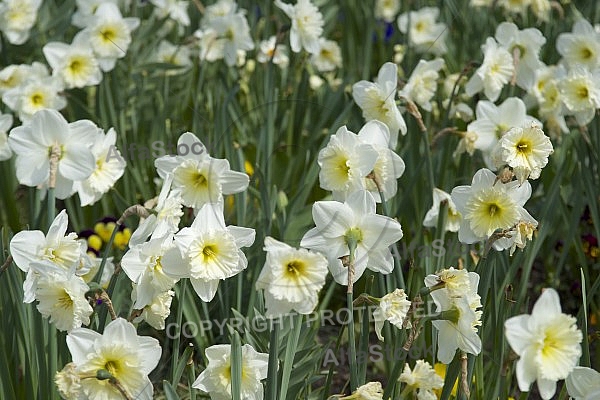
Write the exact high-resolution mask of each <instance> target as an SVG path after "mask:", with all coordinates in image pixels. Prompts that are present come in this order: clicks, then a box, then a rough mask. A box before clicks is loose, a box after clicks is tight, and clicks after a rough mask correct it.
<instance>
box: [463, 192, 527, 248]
mask: <svg viewBox="0 0 600 400" xmlns="http://www.w3.org/2000/svg"><path fill="white" fill-rule="evenodd" d="M465 208H466V216H465V218H467V219H468V220H469V221H470V226H471V229H472V230H473V232H474V233H475V235H476V236H479V237H489V236H490V235H491V234H492V233H494V231H495V230H497V229H508V228H510V227H512V226H514V225H515V224H516V223H517V222H518V220H519V213H518V211H517V205H516V204H515V202H514V201H513V200H512V199H511V198H510V196H509V195H508V194H506V193H504V192H503V191H501V190H500V189H496V188H494V187H491V188H486V189H482V190H480V191H479V192H478V193H477V194H475V195H474V196H473V197H472V198H471V199H469V201H468V202H467V204H466V207H465Z"/></svg>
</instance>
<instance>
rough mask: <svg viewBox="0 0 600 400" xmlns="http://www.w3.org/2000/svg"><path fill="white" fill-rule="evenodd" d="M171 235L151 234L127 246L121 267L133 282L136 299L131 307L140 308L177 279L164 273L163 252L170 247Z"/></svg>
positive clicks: (149, 302)
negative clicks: (139, 242)
mask: <svg viewBox="0 0 600 400" xmlns="http://www.w3.org/2000/svg"><path fill="white" fill-rule="evenodd" d="M174 246H175V245H174V244H173V235H171V234H167V235H165V236H162V237H158V236H155V235H153V236H152V237H151V238H150V241H148V242H145V243H142V244H136V245H133V246H132V247H130V248H129V250H128V251H127V253H125V255H124V256H123V258H122V259H121V267H122V268H123V271H125V273H126V274H127V276H128V277H129V279H131V281H132V282H133V283H135V289H134V290H135V291H136V301H135V304H134V305H133V308H135V309H136V310H141V309H142V308H144V307H145V306H147V305H148V304H151V303H152V301H153V299H154V298H155V297H156V296H158V295H159V294H161V293H164V292H166V291H168V290H169V289H171V288H172V287H173V286H174V285H175V283H177V279H174V278H172V277H170V276H168V275H166V274H165V270H164V268H165V266H164V265H163V264H164V263H166V261H165V257H164V256H165V253H166V252H167V251H168V250H170V249H172V248H173V247H174Z"/></svg>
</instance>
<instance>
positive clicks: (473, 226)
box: [451, 168, 535, 251]
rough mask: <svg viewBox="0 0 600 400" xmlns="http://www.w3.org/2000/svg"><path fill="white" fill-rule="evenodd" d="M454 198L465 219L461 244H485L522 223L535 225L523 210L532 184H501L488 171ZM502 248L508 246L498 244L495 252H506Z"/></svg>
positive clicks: (455, 192)
mask: <svg viewBox="0 0 600 400" xmlns="http://www.w3.org/2000/svg"><path fill="white" fill-rule="evenodd" d="M451 196H452V200H453V201H454V204H456V208H457V209H458V211H459V212H460V213H461V214H462V216H463V220H462V221H461V224H460V229H459V230H458V240H460V241H461V242H462V243H468V244H470V243H475V242H478V241H483V240H486V239H487V238H489V237H490V236H491V235H492V234H493V233H494V232H495V231H496V230H506V231H508V230H510V229H513V228H514V227H515V226H516V225H517V224H518V223H519V221H530V220H533V221H535V220H534V219H533V218H532V217H531V215H529V213H528V212H527V211H526V210H525V209H524V208H523V206H524V205H525V202H527V200H529V197H530V196H531V185H530V184H529V182H528V181H525V182H524V183H523V184H519V182H518V181H511V182H508V183H502V182H501V181H500V180H497V177H496V174H494V173H493V172H492V171H490V170H489V169H486V168H482V169H480V170H479V171H477V172H476V173H475V176H473V181H472V183H471V186H457V187H455V188H454V189H452V193H451ZM501 244H502V245H506V243H505V242H504V241H502V239H500V240H497V241H495V242H494V248H495V249H496V250H498V251H500V250H503V249H504V248H507V247H504V246H501ZM511 245H512V243H511ZM508 247H510V246H508Z"/></svg>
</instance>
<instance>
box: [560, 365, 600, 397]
mask: <svg viewBox="0 0 600 400" xmlns="http://www.w3.org/2000/svg"><path fill="white" fill-rule="evenodd" d="M565 383H566V384H567V392H568V393H569V396H571V397H572V398H573V399H574V400H595V399H600V372H597V371H594V370H593V369H591V368H586V367H575V368H573V371H571V373H570V374H569V376H568V377H567V379H566V381H565Z"/></svg>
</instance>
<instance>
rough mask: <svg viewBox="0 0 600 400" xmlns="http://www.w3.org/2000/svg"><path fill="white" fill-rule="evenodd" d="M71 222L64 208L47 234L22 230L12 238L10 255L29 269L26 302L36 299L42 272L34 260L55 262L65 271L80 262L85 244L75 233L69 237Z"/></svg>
mask: <svg viewBox="0 0 600 400" xmlns="http://www.w3.org/2000/svg"><path fill="white" fill-rule="evenodd" d="M68 224H69V219H68V216H67V212H66V211H65V210H62V211H61V212H60V213H59V214H58V215H57V216H56V218H54V221H52V224H51V225H50V228H49V229H48V234H47V235H44V233H43V232H42V231H21V232H18V233H17V234H15V236H13V238H12V240H11V241H10V254H11V255H12V257H13V260H14V262H15V264H16V265H17V267H19V269H21V270H22V271H23V272H27V278H26V279H25V282H24V283H23V291H24V299H23V301H24V302H25V303H31V302H32V301H33V300H34V298H35V290H36V280H37V276H38V274H37V273H36V272H35V271H33V270H32V269H31V268H30V267H31V263H34V262H42V261H44V260H46V261H51V262H52V263H53V264H55V265H57V266H59V267H60V268H62V269H64V270H71V269H74V268H76V266H77V264H78V263H79V259H80V257H81V252H82V249H81V246H82V244H81V243H80V242H78V241H77V234H76V233H75V232H71V233H69V234H68V235H66V236H65V233H66V232H67V226H68Z"/></svg>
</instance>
